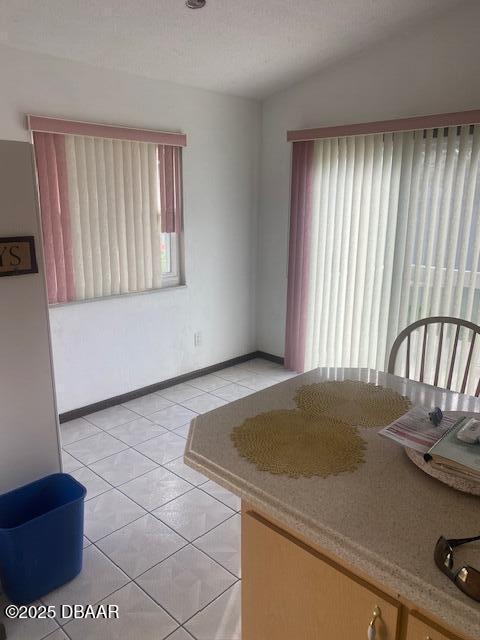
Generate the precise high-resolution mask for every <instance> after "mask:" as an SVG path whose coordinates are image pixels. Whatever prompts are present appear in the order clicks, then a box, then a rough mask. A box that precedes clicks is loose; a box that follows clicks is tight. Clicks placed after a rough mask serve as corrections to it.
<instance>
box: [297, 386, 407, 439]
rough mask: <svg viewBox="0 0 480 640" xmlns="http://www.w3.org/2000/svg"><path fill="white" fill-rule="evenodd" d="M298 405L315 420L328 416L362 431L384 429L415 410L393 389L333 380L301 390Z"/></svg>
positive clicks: (298, 392)
mask: <svg viewBox="0 0 480 640" xmlns="http://www.w3.org/2000/svg"><path fill="white" fill-rule="evenodd" d="M295 403H296V404H297V406H298V408H299V409H301V410H302V411H305V412H306V413H308V414H310V415H312V416H328V417H330V418H333V419H335V420H339V421H341V422H343V423H345V424H348V425H351V426H358V427H383V426H385V425H387V424H390V422H393V421H394V420H396V419H397V418H399V417H400V416H402V415H403V414H404V413H406V412H407V411H408V410H409V409H410V406H411V403H410V400H408V398H405V397H404V396H401V395H400V394H399V393H397V392H396V391H393V390H392V389H385V388H384V387H381V386H376V385H374V384H372V383H367V382H360V381H357V380H341V381H336V380H332V381H328V382H319V383H316V384H310V385H307V386H305V387H301V388H300V389H299V390H298V391H297V393H296V395H295Z"/></svg>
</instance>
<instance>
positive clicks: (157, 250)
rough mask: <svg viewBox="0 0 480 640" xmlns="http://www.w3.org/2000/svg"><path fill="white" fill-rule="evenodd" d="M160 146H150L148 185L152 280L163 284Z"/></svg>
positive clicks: (156, 283) (158, 285)
mask: <svg viewBox="0 0 480 640" xmlns="http://www.w3.org/2000/svg"><path fill="white" fill-rule="evenodd" d="M157 154H158V148H157V147H153V146H152V145H149V146H148V186H149V191H150V229H151V246H152V282H153V286H154V287H160V286H161V284H162V260H161V235H160V181H159V180H158V175H157V172H158V156H157Z"/></svg>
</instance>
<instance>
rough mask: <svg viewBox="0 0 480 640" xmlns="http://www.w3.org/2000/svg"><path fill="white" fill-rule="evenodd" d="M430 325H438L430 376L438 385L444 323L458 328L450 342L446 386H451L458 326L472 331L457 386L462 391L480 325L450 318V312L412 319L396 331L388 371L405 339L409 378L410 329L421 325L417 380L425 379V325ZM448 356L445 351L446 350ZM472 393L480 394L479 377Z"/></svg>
mask: <svg viewBox="0 0 480 640" xmlns="http://www.w3.org/2000/svg"><path fill="white" fill-rule="evenodd" d="M431 325H440V332H439V335H438V344H437V349H436V356H435V376H434V380H433V384H434V385H435V386H438V379H439V375H440V365H441V361H442V349H443V345H444V334H445V326H446V325H455V326H456V327H457V328H456V330H455V338H454V342H453V348H452V354H451V356H450V365H449V366H448V376H447V380H446V388H447V389H451V387H452V378H453V372H454V368H455V361H456V358H457V352H458V345H459V336H460V329H461V328H462V327H464V328H465V329H466V330H467V331H471V332H472V338H471V342H470V348H469V350H468V356H467V360H466V363H465V368H464V370H463V378H462V386H461V389H460V393H465V389H466V386H467V381H468V376H469V373H470V367H471V365H472V356H473V350H474V347H475V339H476V337H477V335H479V334H480V326H478V325H477V324H474V323H473V322H469V321H468V320H462V319H460V318H450V317H449V316H434V317H431V318H423V319H422V320H417V321H416V322H413V323H412V324H411V325H409V326H408V327H406V329H404V330H403V331H402V332H401V333H399V335H398V337H397V338H396V340H395V342H394V343H393V345H392V349H391V351H390V358H389V360H388V373H395V363H396V360H397V356H398V351H399V349H400V346H401V345H402V343H403V341H404V340H405V339H406V340H407V352H406V357H405V378H410V364H411V362H410V360H411V358H410V356H411V336H412V333H413V332H414V331H415V330H416V329H419V328H421V327H423V338H422V355H421V360H420V375H419V381H420V382H425V380H424V377H425V359H426V356H427V332H428V328H429V327H430V326H431ZM447 358H448V354H447ZM459 373H460V374H461V372H459ZM475 395H476V396H478V395H480V380H479V381H478V384H477V388H476V392H475Z"/></svg>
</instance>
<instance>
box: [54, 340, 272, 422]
mask: <svg viewBox="0 0 480 640" xmlns="http://www.w3.org/2000/svg"><path fill="white" fill-rule="evenodd" d="M253 358H263V359H264V360H270V361H271V362H276V363H277V364H283V358H280V357H279V356H273V355H271V354H270V353H265V352H264V351H252V352H251V353H247V354H245V355H243V356H237V357H236V358H231V359H230V360H225V361H224V362H219V363H218V364H212V365H211V366H209V367H204V368H203V369H197V370H196V371H190V372H189V373H184V374H183V375H181V376H177V377H176V378H170V379H169V380H163V381H162V382H157V383H155V384H151V385H148V386H147V387H142V388H141V389H135V390H134V391H129V392H128V393H122V394H120V395H119V396H114V397H113V398H107V399H106V400H100V402H94V403H93V404H88V405H86V406H85V407H79V408H78V409H72V410H71V411H65V413H61V414H60V415H59V420H60V422H68V421H69V420H75V418H83V416H86V415H88V414H89V413H94V412H95V411H101V410H102V409H108V408H109V407H113V406H115V405H116V404H123V403H124V402H128V401H129V400H135V398H140V397H141V396H145V395H147V394H148V393H153V392H154V391H161V390H162V389H167V387H173V386H174V385H176V384H180V383H181V382H188V380H193V378H198V377H199V376H206V375H207V374H208V373H215V371H220V369H225V368H226V367H233V366H234V365H236V364H241V363H242V362H247V361H248V360H253Z"/></svg>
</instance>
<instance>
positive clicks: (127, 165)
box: [31, 118, 182, 304]
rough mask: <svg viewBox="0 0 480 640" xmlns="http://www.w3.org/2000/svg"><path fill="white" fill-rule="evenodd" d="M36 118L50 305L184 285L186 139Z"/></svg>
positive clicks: (36, 150)
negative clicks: (183, 171) (161, 140)
mask: <svg viewBox="0 0 480 640" xmlns="http://www.w3.org/2000/svg"><path fill="white" fill-rule="evenodd" d="M32 120H34V125H33V126H32V127H31V128H32V129H33V130H34V133H33V141H34V146H35V157H36V164H37V173H38V185H39V194H40V209H41V219H42V230H43V240H44V250H45V264H46V276H47V288H48V300H49V302H50V303H51V304H55V303H62V302H71V301H75V300H87V299H92V298H103V297H106V296H112V295H119V294H126V293H134V292H141V291H149V290H153V289H159V288H161V287H168V286H174V285H178V284H179V283H180V282H181V255H180V248H181V234H182V198H181V196H182V194H181V177H182V176H181V146H179V145H173V144H158V143H157V142H156V141H155V140H153V141H149V140H148V139H147V140H144V139H140V140H138V139H134V138H135V136H133V137H132V136H130V138H129V134H130V132H131V130H129V129H122V128H118V127H103V126H100V125H83V127H81V128H80V130H78V127H80V126H81V125H80V123H65V122H63V121H55V120H53V121H52V120H50V119H44V118H32V119H31V121H32ZM45 121H46V123H45ZM51 123H53V124H51ZM58 123H61V125H63V126H59V124H58ZM69 125H70V126H69ZM71 125H78V127H77V128H75V127H71ZM70 128H73V131H72V133H70V132H68V129H70ZM45 129H47V130H45ZM52 129H53V131H52ZM56 129H61V132H57V131H56ZM62 129H67V132H65V133H64V132H63V130H62ZM84 129H85V134H86V135H83V130H84ZM134 131H135V130H134ZM97 133H98V134H99V135H96V134H97ZM135 133H137V134H145V135H137V136H136V137H140V138H145V137H147V138H148V137H149V136H152V137H153V138H155V137H156V136H155V132H135ZM159 135H160V136H168V135H172V136H173V138H174V141H175V142H176V141H177V138H179V137H180V138H181V137H182V136H176V135H175V134H159ZM132 138H133V139H132Z"/></svg>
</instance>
